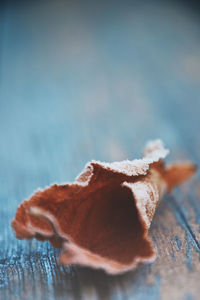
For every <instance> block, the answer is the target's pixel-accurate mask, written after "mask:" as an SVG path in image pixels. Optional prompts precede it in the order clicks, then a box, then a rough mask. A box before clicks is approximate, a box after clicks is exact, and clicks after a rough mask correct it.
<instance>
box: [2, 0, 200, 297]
mask: <svg viewBox="0 0 200 300" xmlns="http://www.w3.org/2000/svg"><path fill="white" fill-rule="evenodd" d="M113 7H114V6H113V3H112V2H111V3H110V4H108V3H107V4H105V3H102V4H98V5H97V6H95V5H94V4H92V3H85V4H84V6H83V5H82V4H81V3H80V2H77V3H74V2H71V3H69V2H65V1H62V0H58V1H49V2H48V5H47V3H46V1H40V2H37V3H28V2H27V1H20V4H19V5H16V4H15V3H14V1H7V2H6V7H5V10H2V11H1V15H2V14H4V18H1V20H4V24H3V30H2V34H1V39H0V41H2V51H1V54H0V55H1V65H0V74H1V87H0V99H1V101H0V128H1V147H0V164H1V168H0V203H1V208H0V299H2V300H4V299H8V300H10V299H11V300H12V299H35V298H37V299H38V300H39V299H66V297H67V299H87V300H89V299H109V300H110V299H115V300H116V299H123V300H124V299H136V300H137V299H147V298H148V299H152V300H153V299H164V300H165V299H169V298H170V299H172V300H173V299H175V300H177V299H198V297H199V293H200V289H199V284H198V282H199V274H200V267H199V266H200V265H199V260H200V247H199V240H200V235H199V232H200V231H199V226H200V206H199V205H200V204H199V203H200V202H199V194H198V192H197V191H196V190H197V187H198V182H199V179H198V178H199V177H197V178H196V180H193V182H192V183H191V184H186V185H184V186H183V187H181V189H179V190H177V191H176V192H175V193H174V194H173V196H166V197H165V198H164V199H163V201H162V203H161V204H160V207H159V209H158V211H157V213H156V216H155V218H154V221H153V223H152V227H151V229H150V234H151V237H152V239H153V241H154V243H155V245H156V247H157V252H158V257H157V260H156V261H155V262H154V263H153V264H152V265H144V266H141V267H140V268H138V269H137V270H135V271H133V272H129V273H127V274H124V275H121V276H109V275H107V274H105V273H104V272H103V271H97V270H91V269H88V268H80V267H73V268H69V267H62V266H59V265H58V263H57V261H56V257H57V256H58V251H57V250H55V249H53V248H52V247H51V246H50V245H49V244H48V243H46V242H45V243H39V242H36V241H31V242H27V241H18V240H16V239H15V237H14V235H13V232H12V230H11V228H10V220H11V219H12V217H13V216H14V213H15V210H16V207H17V205H18V204H19V203H20V202H21V201H22V200H23V199H24V198H27V197H28V196H29V195H30V194H31V193H32V192H33V191H34V190H35V189H36V188H38V187H39V186H40V187H44V186H46V185H49V184H50V183H52V182H55V181H56V182H65V181H69V180H73V179H74V177H75V176H76V175H77V173H79V171H80V170H81V168H82V167H83V166H84V164H85V163H86V162H87V161H88V160H90V159H100V160H105V161H110V160H120V159H124V158H129V159H132V158H135V157H137V156H138V155H139V154H140V151H141V150H142V147H143V144H144V143H145V142H146V140H147V139H149V138H157V137H162V138H163V139H164V141H165V143H166V144H167V146H169V147H170V148H171V149H172V153H171V157H170V160H171V159H174V160H175V159H177V158H186V159H191V160H194V161H195V162H196V163H197V164H199V161H200V156H199V146H200V138H199V129H200V128H199V119H198V118H199V116H198V113H199V108H200V101H199V92H200V91H199V78H200V76H199V75H200V74H199V68H198V66H199V61H200V56H199V53H200V51H199V50H200V42H199V39H198V38H197V36H198V32H199V22H198V20H197V18H196V15H195V12H194V11H193V10H192V9H191V8H190V9H189V8H188V7H184V6H183V5H182V6H180V5H176V4H170V3H167V2H166V3H165V4H158V3H157V2H156V1H155V2H154V1H153V2H152V3H151V4H147V3H145V2H143V1H142V2H140V4H139V3H136V2H133V3H132V4H126V3H125V4H123V5H118V4H116V3H115V10H114V9H113ZM91 11H92V12H93V13H92V15H91ZM169 20H170V22H169ZM2 74H3V76H2Z"/></svg>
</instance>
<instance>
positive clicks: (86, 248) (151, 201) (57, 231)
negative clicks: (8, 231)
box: [12, 140, 195, 274]
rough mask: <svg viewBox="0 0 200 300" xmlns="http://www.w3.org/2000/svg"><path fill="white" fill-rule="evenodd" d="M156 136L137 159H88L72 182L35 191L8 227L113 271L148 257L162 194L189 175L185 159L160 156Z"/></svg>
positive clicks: (71, 258) (64, 258)
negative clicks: (172, 160)
mask: <svg viewBox="0 0 200 300" xmlns="http://www.w3.org/2000/svg"><path fill="white" fill-rule="evenodd" d="M167 154H168V150H166V149H165V148H164V147H163V144H162V142H161V141H160V140H156V141H153V142H150V143H148V144H147V146H146V148H145V151H144V155H143V158H142V159H138V160H137V159H136V160H133V161H129V160H125V161H122V162H113V163H102V162H99V161H92V162H90V163H88V164H87V165H86V167H85V169H84V170H83V171H82V173H81V174H80V175H79V176H78V177H77V178H76V180H75V182H74V183H67V184H62V185H57V184H54V185H52V186H50V187H48V188H46V189H44V190H38V191H37V192H36V193H35V194H33V195H32V196H31V198H30V199H29V200H25V201H24V202H23V203H22V204H21V205H20V206H19V207H18V209H17V212H16V215H15V219H14V220H12V227H13V229H14V231H15V234H16V237H17V238H20V239H31V238H34V237H35V238H37V239H38V240H49V241H50V242H51V244H52V245H53V246H55V247H60V248H61V249H62V251H61V255H60V257H59V261H60V263H62V264H65V265H71V264H77V265H84V266H90V267H93V268H102V269H104V270H105V271H107V272H108V273H112V274H117V273H122V272H125V271H128V270H130V269H133V268H134V267H135V266H137V264H138V263H142V262H151V261H153V260H154V258H155V251H154V248H153V245H152V242H151V240H150V239H149V237H148V230H149V226H150V224H151V221H152V218H153V216H154V213H155V209H156V207H157V205H158V203H159V201H160V199H161V197H162V195H163V194H164V193H165V192H167V191H170V190H171V189H172V188H174V187H175V186H176V185H178V184H180V183H182V182H183V181H185V180H187V179H189V178H190V177H191V175H192V174H193V173H194V172H195V166H194V165H193V164H191V163H182V164H181V163H180V164H172V165H171V166H170V167H168V168H166V167H165V163H164V161H163V159H164V158H165V156H166V155H167Z"/></svg>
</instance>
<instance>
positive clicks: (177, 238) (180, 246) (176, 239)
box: [174, 236, 183, 250]
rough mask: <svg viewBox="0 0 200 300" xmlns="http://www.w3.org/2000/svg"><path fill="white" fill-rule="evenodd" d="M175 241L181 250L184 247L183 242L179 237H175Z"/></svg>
mask: <svg viewBox="0 0 200 300" xmlns="http://www.w3.org/2000/svg"><path fill="white" fill-rule="evenodd" d="M174 240H175V242H176V245H177V247H178V249H179V250H181V249H182V246H183V245H182V242H181V240H180V239H179V237H178V236H175V237H174Z"/></svg>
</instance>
